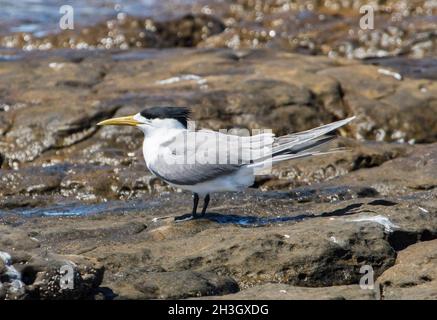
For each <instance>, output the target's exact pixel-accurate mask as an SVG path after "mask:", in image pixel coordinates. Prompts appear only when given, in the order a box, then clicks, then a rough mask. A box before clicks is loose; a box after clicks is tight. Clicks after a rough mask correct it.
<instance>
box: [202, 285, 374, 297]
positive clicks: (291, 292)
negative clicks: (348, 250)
mask: <svg viewBox="0 0 437 320" xmlns="http://www.w3.org/2000/svg"><path fill="white" fill-rule="evenodd" d="M202 299H219V300H234V299H235V300H256V299H259V300H376V299H378V294H377V292H376V290H368V289H361V288H360V287H359V286H358V285H349V286H334V287H323V288H304V287H295V286H291V285H287V284H278V283H268V284H263V285H259V286H254V287H251V288H248V289H245V290H242V291H240V292H238V293H235V294H227V295H222V296H212V297H203V298H202Z"/></svg>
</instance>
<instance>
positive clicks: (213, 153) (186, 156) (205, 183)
mask: <svg viewBox="0 0 437 320" xmlns="http://www.w3.org/2000/svg"><path fill="white" fill-rule="evenodd" d="M189 116H190V111H189V109H188V108H182V107H151V108H148V109H146V110H144V111H142V112H139V113H137V114H135V115H131V116H126V117H118V118H112V119H108V120H104V121H101V122H99V123H98V125H127V126H135V127H137V128H139V129H140V130H141V131H142V132H143V133H144V141H143V155H144V160H145V162H146V165H147V168H148V169H149V171H150V172H151V173H152V174H154V175H155V176H157V177H159V178H160V179H162V180H164V181H165V182H167V183H168V184H170V185H172V186H174V187H177V188H181V189H184V190H189V191H191V192H192V193H193V195H194V197H193V210H192V217H193V218H197V217H199V215H197V206H198V203H199V197H203V198H204V203H203V208H202V211H201V214H200V216H204V215H205V212H206V209H207V208H208V204H209V201H210V193H213V192H222V191H240V190H243V189H245V188H247V187H250V186H251V185H253V183H254V180H255V175H256V174H257V173H258V172H260V171H261V170H263V169H265V168H266V166H269V165H272V164H276V163H278V162H282V161H286V160H291V159H298V158H304V157H309V156H315V155H322V154H327V153H330V152H336V151H338V149H331V150H327V151H322V149H321V148H320V147H321V146H322V145H324V144H325V143H327V142H329V141H331V140H332V139H334V138H335V137H336V136H335V135H332V134H331V135H330V133H331V132H332V131H334V130H336V129H338V128H340V127H342V126H344V125H346V124H347V123H349V122H350V121H352V120H353V119H354V118H355V117H350V118H347V119H344V120H340V121H336V122H332V123H329V124H326V125H323V126H320V127H317V128H314V129H310V130H307V131H303V132H297V133H291V134H288V135H284V136H280V137H276V136H275V135H274V134H272V133H260V134H257V135H252V136H240V135H234V134H228V133H223V132H221V131H219V132H218V131H212V130H197V131H196V130H191V129H189V128H188V127H187V124H188V121H189Z"/></svg>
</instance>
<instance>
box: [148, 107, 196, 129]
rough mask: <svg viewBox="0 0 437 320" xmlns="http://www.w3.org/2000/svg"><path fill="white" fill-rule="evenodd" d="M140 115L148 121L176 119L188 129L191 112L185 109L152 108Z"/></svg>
mask: <svg viewBox="0 0 437 320" xmlns="http://www.w3.org/2000/svg"><path fill="white" fill-rule="evenodd" d="M140 114H141V115H142V116H143V117H144V118H147V119H175V120H177V121H179V122H180V123H181V124H182V125H183V126H184V127H185V128H186V127H187V121H188V118H189V116H190V110H189V109H188V108H184V107H152V108H149V109H145V110H143V111H141V113H140Z"/></svg>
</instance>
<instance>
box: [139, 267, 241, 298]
mask: <svg viewBox="0 0 437 320" xmlns="http://www.w3.org/2000/svg"><path fill="white" fill-rule="evenodd" d="M134 287H135V289H137V290H138V291H139V292H141V296H140V298H144V299H153V298H154V299H156V298H159V299H183V298H188V297H196V296H210V295H217V294H219V295H222V294H229V293H234V292H237V291H238V284H237V283H236V282H235V280H233V279H232V278H230V277H226V276H219V275H217V274H214V273H210V272H192V271H181V272H158V273H147V274H145V275H144V276H143V277H140V278H139V279H138V280H137V281H136V283H135V284H134Z"/></svg>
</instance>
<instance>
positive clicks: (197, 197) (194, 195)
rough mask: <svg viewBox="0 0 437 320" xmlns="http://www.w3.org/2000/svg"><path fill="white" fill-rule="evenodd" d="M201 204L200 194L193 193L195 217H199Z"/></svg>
mask: <svg viewBox="0 0 437 320" xmlns="http://www.w3.org/2000/svg"><path fill="white" fill-rule="evenodd" d="M198 204H199V195H198V194H197V193H194V194H193V218H196V217H197V205H198Z"/></svg>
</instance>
